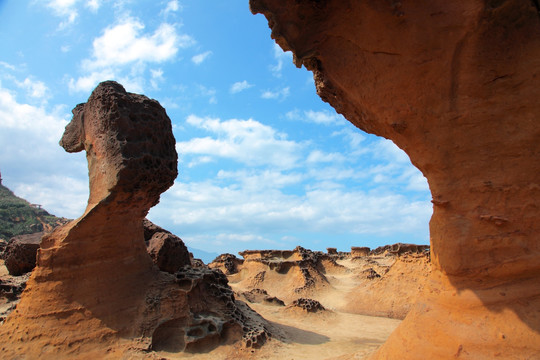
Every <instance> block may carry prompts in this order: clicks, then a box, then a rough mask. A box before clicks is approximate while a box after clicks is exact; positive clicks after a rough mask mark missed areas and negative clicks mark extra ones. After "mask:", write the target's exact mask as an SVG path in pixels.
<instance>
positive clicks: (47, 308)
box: [0, 81, 270, 359]
mask: <svg viewBox="0 0 540 360" xmlns="http://www.w3.org/2000/svg"><path fill="white" fill-rule="evenodd" d="M60 144H61V145H62V146H63V147H64V149H66V151H68V152H77V151H82V150H85V151H86V156H87V160H88V170H89V178H90V196H89V199H88V205H87V208H86V210H85V212H84V214H83V215H82V216H81V217H80V218H78V219H76V220H74V221H72V222H70V223H68V224H67V225H64V226H62V227H59V228H56V229H55V230H54V231H53V232H52V233H51V234H49V235H46V236H45V237H44V238H43V240H42V243H41V248H40V249H39V251H38V255H37V267H36V268H35V269H34V271H33V272H32V275H31V276H30V279H29V281H28V282H27V285H26V289H25V291H24V293H23V295H22V298H21V301H20V303H19V304H18V306H17V308H16V310H15V311H14V312H12V313H11V314H10V316H9V317H8V318H7V320H6V322H5V323H4V324H3V325H2V326H1V327H0V343H1V344H2V345H1V351H2V357H3V358H4V359H15V358H20V357H21V356H23V354H24V356H26V357H27V358H44V359H46V358H54V359H58V358H73V357H77V356H81V354H85V356H88V357H94V358H103V356H104V355H105V354H109V355H111V354H112V353H115V354H116V357H122V356H124V357H129V356H130V355H126V354H128V352H129V351H148V350H152V349H154V348H155V349H160V350H168V351H201V350H204V351H207V350H209V349H211V348H212V347H215V346H217V345H219V344H224V343H232V342H235V341H238V340H240V339H242V338H243V339H244V345H245V346H253V347H257V346H260V345H261V344H262V343H263V342H264V341H265V340H266V339H267V338H268V337H269V335H270V332H269V330H268V324H266V323H265V322H264V320H262V319H261V318H258V317H257V315H256V314H255V313H253V312H252V311H251V310H250V309H249V308H248V307H247V306H246V305H245V304H242V303H240V302H237V301H235V299H234V297H233V295H232V292H231V291H230V289H229V288H228V286H227V281H226V278H225V277H224V275H223V274H221V273H220V272H219V271H212V270H209V269H204V268H198V269H195V268H191V267H189V264H186V265H187V267H186V266H184V267H182V268H181V269H178V271H176V270H177V269H176V268H169V267H168V265H169V264H168V263H167V261H165V263H162V262H161V261H160V260H159V259H160V258H161V254H159V252H157V253H155V254H154V255H156V256H155V257H154V261H156V263H157V265H156V264H155V263H154V262H153V261H152V258H151V257H150V256H149V254H148V252H147V247H146V244H145V228H144V226H143V219H144V217H145V216H146V214H147V212H148V210H149V209H150V207H151V206H153V205H155V204H157V203H158V201H159V197H160V194H161V193H162V192H163V191H165V190H166V189H167V188H169V187H170V186H171V185H172V184H173V182H174V179H175V177H176V176H177V154H176V150H175V139H174V137H173V134H172V127H171V121H170V119H169V118H168V116H167V114H166V112H165V110H164V109H163V108H162V107H161V106H160V104H159V103H158V102H157V101H155V100H151V99H149V98H147V97H146V96H143V95H137V94H132V93H128V92H126V91H125V89H124V88H123V87H122V86H121V85H120V84H118V83H115V82H112V81H108V82H104V83H101V84H100V85H98V87H97V88H96V89H95V90H94V91H93V92H92V94H91V96H90V98H89V99H88V102H86V103H84V104H79V105H77V107H75V109H74V110H73V119H72V121H71V122H70V123H69V124H68V125H67V126H66V130H65V133H64V135H63V137H62V140H61V141H60ZM154 230H155V231H154ZM152 231H153V233H152ZM146 233H147V235H149V236H150V238H149V242H152V241H153V240H155V239H156V237H157V238H159V239H158V240H159V241H163V242H167V241H169V240H172V241H171V242H170V243H171V246H172V248H174V249H177V250H179V251H178V254H179V256H180V258H182V259H183V261H184V262H186V263H188V261H189V254H187V251H185V248H183V247H182V246H183V244H182V246H180V245H179V243H178V241H175V239H174V238H171V236H170V234H168V233H167V232H165V231H162V229H161V230H160V229H157V228H153V230H152V229H149V228H148V227H147V228H146ZM150 233H152V234H150ZM178 240H179V239H178ZM180 242H181V241H180ZM158 265H159V266H164V270H165V271H160V269H159V268H158ZM169 272H175V274H171V273H169Z"/></svg>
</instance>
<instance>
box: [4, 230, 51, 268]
mask: <svg viewBox="0 0 540 360" xmlns="http://www.w3.org/2000/svg"><path fill="white" fill-rule="evenodd" d="M42 237H43V233H42V232H38V233H34V234H27V235H19V236H15V237H14V238H12V239H11V240H9V243H8V244H7V246H6V249H5V251H4V264H5V265H6V268H7V269H8V271H9V273H10V274H11V275H14V276H18V275H22V274H25V273H27V272H30V271H32V270H33V269H34V267H35V266H36V254H37V251H38V249H39V244H40V243H41V238H42Z"/></svg>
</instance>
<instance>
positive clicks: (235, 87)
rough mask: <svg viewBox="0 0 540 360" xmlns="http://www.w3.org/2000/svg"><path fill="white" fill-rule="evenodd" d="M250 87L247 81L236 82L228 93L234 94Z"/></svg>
mask: <svg viewBox="0 0 540 360" xmlns="http://www.w3.org/2000/svg"><path fill="white" fill-rule="evenodd" d="M250 87H253V85H252V84H250V83H248V82H247V80H244V81H237V82H235V83H234V84H232V85H231V89H230V90H229V91H230V93H231V94H236V93H239V92H241V91H244V90H246V89H249V88H250Z"/></svg>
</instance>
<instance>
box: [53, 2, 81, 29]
mask: <svg viewBox="0 0 540 360" xmlns="http://www.w3.org/2000/svg"><path fill="white" fill-rule="evenodd" d="M77 1H78V0H49V1H47V3H46V4H47V7H48V8H50V9H51V10H52V11H53V13H54V14H55V15H56V16H58V17H62V18H63V19H64V20H63V21H62V22H61V23H60V25H59V28H60V29H63V28H65V27H67V26H69V25H71V24H73V23H74V22H75V20H76V19H77V17H78V16H79V13H78V11H77V8H76V4H77Z"/></svg>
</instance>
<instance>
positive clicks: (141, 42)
mask: <svg viewBox="0 0 540 360" xmlns="http://www.w3.org/2000/svg"><path fill="white" fill-rule="evenodd" d="M144 30H145V25H144V24H143V23H142V22H141V21H140V20H138V19H136V18H132V17H127V18H125V19H123V20H121V21H120V22H119V23H117V24H115V25H111V26H108V27H107V28H106V29H105V30H104V31H103V34H102V35H101V36H99V37H97V38H95V39H94V41H93V43H92V55H91V57H90V58H89V59H85V60H83V62H82V64H81V68H82V70H83V71H84V72H85V74H84V75H82V76H80V77H79V78H77V79H74V78H70V79H69V81H68V82H69V88H70V90H71V91H83V92H88V91H89V90H91V89H93V88H94V87H95V86H96V85H97V84H98V83H99V82H100V81H103V80H110V79H115V80H121V81H123V82H125V83H127V84H131V88H130V91H142V90H143V88H144V83H145V80H144V79H145V78H144V76H143V73H144V71H145V69H146V65H147V64H159V63H163V62H166V61H171V60H173V59H174V58H175V56H176V54H177V53H178V51H179V50H180V49H181V48H186V47H189V46H191V45H192V44H194V43H195V41H194V40H193V38H192V37H191V36H189V35H185V34H180V33H178V31H177V29H176V28H175V26H173V25H171V24H168V23H162V24H161V25H159V26H158V28H157V29H156V30H155V31H154V32H151V33H146V32H144ZM155 80H156V79H155V78H154V83H151V85H152V86H154V85H156V82H155ZM126 88H127V85H126Z"/></svg>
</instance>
